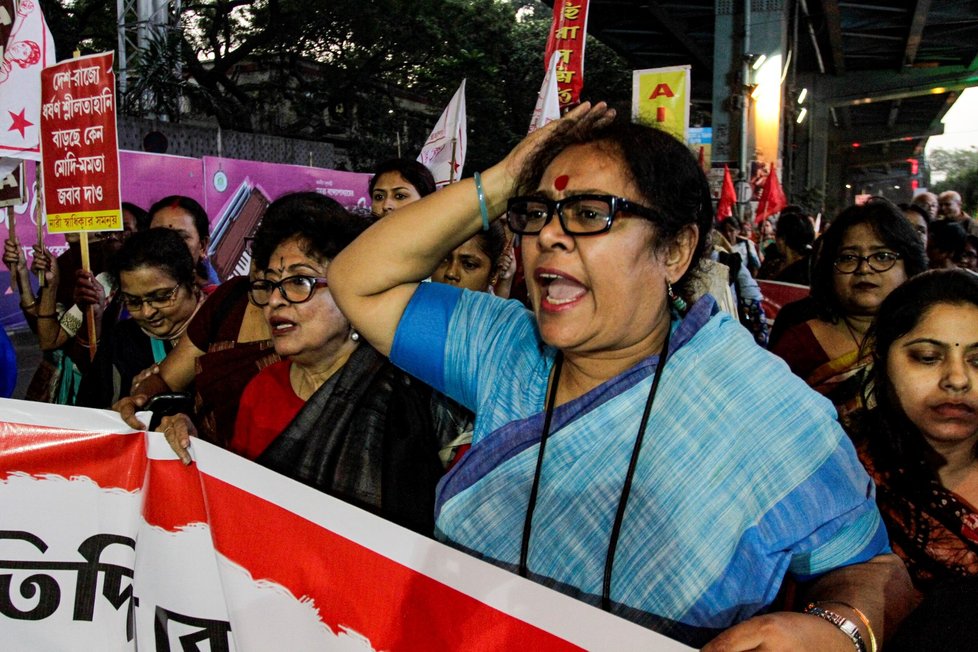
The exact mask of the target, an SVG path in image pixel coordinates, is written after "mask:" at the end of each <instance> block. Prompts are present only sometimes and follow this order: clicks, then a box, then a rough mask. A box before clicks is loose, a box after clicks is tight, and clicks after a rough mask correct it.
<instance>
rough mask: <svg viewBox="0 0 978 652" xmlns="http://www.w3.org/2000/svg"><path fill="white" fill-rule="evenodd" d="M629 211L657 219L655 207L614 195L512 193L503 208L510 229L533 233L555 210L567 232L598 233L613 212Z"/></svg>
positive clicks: (610, 221) (605, 227)
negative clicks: (550, 197) (549, 195)
mask: <svg viewBox="0 0 978 652" xmlns="http://www.w3.org/2000/svg"><path fill="white" fill-rule="evenodd" d="M619 213H628V214H630V215H636V216H638V217H643V218H645V219H647V220H651V221H653V222H655V221H658V220H659V219H660V216H661V215H660V213H659V212H658V211H656V210H654V209H651V208H648V207H647V206H642V205H641V204H636V203H635V202H632V201H629V200H627V199H625V198H624V197H615V196H614V195H591V194H587V195H572V196H570V197H564V198H563V199H558V200H553V199H547V198H546V197H513V198H512V199H510V200H509V203H508V205H507V209H506V222H507V223H508V224H509V228H510V230H511V231H512V232H513V233H518V234H520V235H536V234H538V233H540V231H542V230H543V228H544V227H545V226H547V224H549V223H550V220H552V219H553V216H554V214H556V215H557V219H558V220H560V226H561V227H563V229H564V232H565V233H567V235H599V234H601V233H607V232H608V231H610V230H611V225H612V224H613V223H614V220H615V216H617V215H618V214H619Z"/></svg>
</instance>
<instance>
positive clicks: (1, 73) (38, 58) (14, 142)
mask: <svg viewBox="0 0 978 652" xmlns="http://www.w3.org/2000/svg"><path fill="white" fill-rule="evenodd" d="M14 4H15V5H16V9H15V10H14V15H13V25H12V27H11V30H10V36H9V37H8V39H7V43H6V44H4V45H5V47H4V50H3V57H2V59H0V157H14V158H18V159H25V158H26V159H31V160H33V161H40V160H41V141H40V122H41V69H42V68H45V67H47V66H50V65H52V64H53V63H55V62H56V58H55V56H54V39H53V38H51V31H50V30H49V29H48V26H47V23H45V22H44V16H43V15H42V14H41V6H40V4H38V2H37V0H20V2H15V3H14ZM8 163H9V161H8ZM15 163H16V162H15Z"/></svg>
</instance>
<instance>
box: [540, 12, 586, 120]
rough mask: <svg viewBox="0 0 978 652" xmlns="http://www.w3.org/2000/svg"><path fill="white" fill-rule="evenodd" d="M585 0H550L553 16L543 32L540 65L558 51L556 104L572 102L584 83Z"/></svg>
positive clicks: (578, 95) (562, 104)
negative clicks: (543, 51)
mask: <svg viewBox="0 0 978 652" xmlns="http://www.w3.org/2000/svg"><path fill="white" fill-rule="evenodd" d="M587 8H588V0H554V19H553V24H552V25H551V27H550V34H549V35H548V36H547V49H546V52H545V54H544V57H543V62H544V65H547V66H549V65H550V59H551V57H552V56H553V54H554V53H555V52H556V53H559V54H560V59H559V62H558V63H557V87H558V97H559V99H560V108H561V109H563V108H565V107H567V106H569V105H571V104H576V103H577V102H578V99H579V98H580V96H581V88H583V86H584V45H585V43H586V40H585V36H586V35H587Z"/></svg>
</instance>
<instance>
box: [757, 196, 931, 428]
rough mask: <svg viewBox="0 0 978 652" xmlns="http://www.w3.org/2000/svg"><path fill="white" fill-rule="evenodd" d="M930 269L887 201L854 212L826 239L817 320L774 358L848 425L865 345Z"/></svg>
mask: <svg viewBox="0 0 978 652" xmlns="http://www.w3.org/2000/svg"><path fill="white" fill-rule="evenodd" d="M926 268H927V261H926V258H925V256H924V247H923V243H922V242H921V240H920V236H919V235H917V232H916V231H915V230H914V229H913V226H911V224H910V222H908V221H907V219H906V218H905V217H904V216H903V214H902V213H901V211H900V209H898V208H897V207H896V206H894V205H893V204H891V203H890V202H888V201H886V200H885V199H882V198H879V199H873V200H871V201H869V202H867V203H865V204H863V205H862V206H850V207H849V208H847V209H845V210H844V211H842V213H840V214H839V216H838V217H837V218H836V219H835V220H833V221H832V224H831V225H830V226H829V228H828V229H827V230H826V232H825V234H824V235H823V236H822V239H821V241H820V246H819V248H818V253H817V255H816V257H815V262H814V265H813V266H812V292H811V302H812V304H813V305H814V308H815V311H816V316H814V317H812V318H810V319H808V320H807V321H804V322H800V323H797V324H795V325H794V326H791V327H790V328H788V329H787V330H786V331H785V332H784V333H783V334H782V335H780V337H779V338H778V339H777V340H776V341H775V343H774V344H772V346H771V351H772V352H774V353H776V354H777V355H779V356H781V357H782V358H784V360H785V361H786V362H787V363H788V366H789V367H791V370H792V371H793V372H795V374H797V375H798V376H800V377H801V378H803V379H804V380H805V382H807V383H808V384H809V385H810V386H811V387H813V388H814V389H816V390H817V391H818V392H820V393H821V394H824V395H825V396H827V397H828V398H829V399H831V401H832V402H833V403H834V404H835V406H836V408H837V409H838V411H839V417H840V419H842V421H843V423H845V422H846V420H847V419H848V417H849V415H850V414H851V413H852V412H853V411H854V410H856V409H858V408H859V407H860V406H861V399H860V387H861V385H862V381H863V377H864V375H865V373H866V370H867V368H868V366H869V364H870V362H871V357H870V355H869V352H868V350H867V349H866V348H865V347H863V342H864V341H865V339H866V331H867V330H868V329H869V325H870V324H871V323H872V321H873V318H874V317H875V316H876V311H877V310H878V309H879V306H880V303H882V301H883V299H885V298H886V296H887V295H888V294H889V293H890V292H892V291H893V290H894V289H895V288H896V287H898V286H899V285H900V284H901V283H903V282H904V281H906V280H907V279H908V278H910V277H912V276H915V275H916V274H919V273H920V272H922V271H924V270H925V269H926Z"/></svg>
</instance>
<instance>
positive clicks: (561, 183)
mask: <svg viewBox="0 0 978 652" xmlns="http://www.w3.org/2000/svg"><path fill="white" fill-rule="evenodd" d="M569 181H570V177H569V176H567V175H566V174H562V175H560V176H559V177H557V178H556V179H554V189H555V190H557V191H561V190H563V189H564V188H566V187H567V183H568V182H569Z"/></svg>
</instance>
